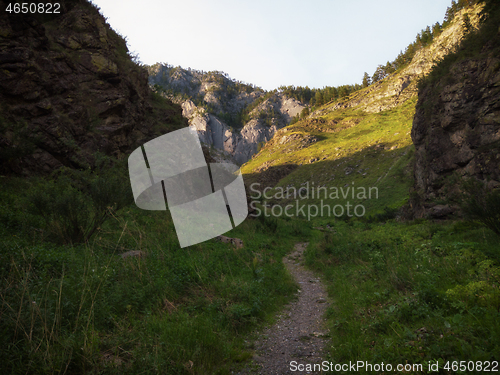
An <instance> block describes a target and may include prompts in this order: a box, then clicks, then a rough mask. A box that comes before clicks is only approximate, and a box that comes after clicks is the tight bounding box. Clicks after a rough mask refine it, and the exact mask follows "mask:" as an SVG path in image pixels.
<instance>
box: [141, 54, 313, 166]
mask: <svg viewBox="0 0 500 375" xmlns="http://www.w3.org/2000/svg"><path fill="white" fill-rule="evenodd" d="M148 70H149V73H150V78H149V81H150V84H152V85H159V86H161V87H162V88H163V90H164V92H165V93H166V95H167V96H169V97H171V98H172V99H173V100H174V101H176V102H178V103H179V104H181V106H182V109H183V112H182V114H183V116H184V117H186V118H187V119H188V120H189V124H190V126H192V127H194V128H195V129H196V130H197V131H198V134H199V136H200V140H201V142H203V143H205V144H206V145H208V146H212V147H213V148H215V149H216V150H218V151H216V152H217V153H219V155H220V152H221V151H222V152H223V153H225V155H226V161H232V162H234V163H236V164H240V165H241V164H243V163H246V162H247V161H248V160H250V159H251V157H252V156H253V155H254V154H255V153H256V152H257V150H258V148H259V145H261V144H263V143H265V142H267V141H268V140H269V139H271V138H272V137H273V135H274V134H275V133H276V131H277V130H278V129H281V128H283V127H284V126H286V125H287V124H289V123H290V121H292V119H293V118H294V117H296V116H298V115H299V114H300V113H301V112H302V110H303V109H304V108H305V105H304V104H303V103H301V102H300V101H298V100H296V99H293V98H289V97H287V96H285V95H283V94H282V93H279V92H274V93H272V94H267V95H265V93H264V91H263V90H261V89H259V88H256V87H254V86H251V85H247V84H244V83H241V82H238V81H235V80H231V79H229V77H228V76H227V75H226V74H224V73H222V72H201V71H197V70H192V69H182V68H180V67H177V68H174V67H172V66H169V65H162V64H156V65H153V66H150V67H148ZM264 95H265V99H263V97H264ZM186 97H187V98H188V99H186ZM259 99H260V101H261V103H259V104H258V105H255V103H256V101H257V100H259ZM250 105H252V106H253V107H254V108H253V109H252V110H251V111H249V113H248V118H249V119H248V121H246V122H245V123H239V122H238V121H239V120H238V119H240V118H241V114H242V113H243V111H244V110H245V109H247V108H248V106H250ZM247 111H248V110H247Z"/></svg>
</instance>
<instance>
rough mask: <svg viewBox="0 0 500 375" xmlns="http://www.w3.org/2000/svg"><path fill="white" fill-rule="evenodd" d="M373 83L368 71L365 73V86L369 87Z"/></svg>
mask: <svg viewBox="0 0 500 375" xmlns="http://www.w3.org/2000/svg"><path fill="white" fill-rule="evenodd" d="M371 83H372V80H371V78H370V76H369V75H368V73H367V72H365V74H364V75H363V87H368V86H370V84H371Z"/></svg>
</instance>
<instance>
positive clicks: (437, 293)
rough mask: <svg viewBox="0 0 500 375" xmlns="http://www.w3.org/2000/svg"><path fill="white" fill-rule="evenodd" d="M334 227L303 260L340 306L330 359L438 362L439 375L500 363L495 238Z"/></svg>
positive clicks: (414, 228) (332, 322)
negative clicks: (464, 365)
mask: <svg viewBox="0 0 500 375" xmlns="http://www.w3.org/2000/svg"><path fill="white" fill-rule="evenodd" d="M333 230H334V232H332V233H321V235H319V234H318V235H316V236H315V238H316V239H315V241H314V245H310V246H309V248H308V250H307V252H306V254H305V255H306V262H307V264H308V265H309V266H310V267H312V268H313V269H316V270H318V271H320V272H321V273H322V274H323V275H324V280H326V281H327V283H328V292H329V295H330V297H331V298H332V299H333V301H334V302H333V304H332V306H331V307H330V308H329V310H328V325H329V328H330V330H331V332H330V337H331V338H332V339H331V343H330V346H329V357H330V359H331V360H332V361H334V362H335V363H345V362H349V361H353V362H355V361H358V360H359V361H367V362H369V363H381V362H384V363H392V364H393V365H396V364H398V363H402V364H405V363H410V364H422V365H423V366H424V369H427V368H428V364H429V363H435V362H436V361H437V360H439V363H440V366H441V371H440V373H451V372H447V371H444V370H443V366H444V365H445V364H446V362H447V361H461V360H462V361H463V360H467V361H469V360H470V361H493V360H496V361H498V360H499V359H500V358H499V356H498V355H499V353H500V345H499V343H500V319H499V318H500V290H499V286H500V267H499V261H500V249H499V247H498V237H496V236H495V235H494V233H493V232H492V231H489V230H487V229H484V228H482V227H477V226H475V225H471V224H465V223H463V222H457V223H445V224H436V223H430V222H418V223H417V222H416V223H410V224H399V223H395V222H387V223H382V224H380V223H378V224H366V223H362V222H359V221H358V222H356V221H351V222H348V223H344V222H341V221H337V222H336V223H335V224H334V225H333ZM361 373H363V371H362V372H361ZM413 373H419V372H418V371H415V372H413ZM424 373H426V372H424ZM458 373H467V372H458ZM469 373H470V372H469Z"/></svg>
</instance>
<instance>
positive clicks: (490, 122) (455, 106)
mask: <svg viewBox="0 0 500 375" xmlns="http://www.w3.org/2000/svg"><path fill="white" fill-rule="evenodd" d="M496 27H497V28H498V25H497V26H496ZM488 40H489V41H488V43H487V44H486V45H484V47H483V48H482V50H481V51H480V52H479V53H476V56H474V57H469V58H462V59H457V61H455V62H454V63H453V64H452V65H451V67H450V68H449V70H448V71H447V72H446V74H444V75H443V76H441V77H437V78H435V79H434V80H431V81H429V82H427V84H425V86H424V88H423V90H422V91H421V92H420V93H419V99H418V104H417V111H416V114H415V117H414V122H413V128H412V133H411V136H412V140H413V142H414V144H415V149H416V152H415V170H414V175H415V185H414V189H415V193H416V199H415V202H414V205H415V210H416V214H417V216H423V215H431V216H439V215H438V214H439V213H443V212H444V213H445V214H449V213H450V211H449V210H448V208H447V207H446V206H444V207H443V206H442V205H439V204H438V203H439V201H440V200H444V199H445V198H446V197H447V196H448V195H449V194H450V189H454V188H455V189H457V188H458V183H459V182H460V180H461V179H462V178H464V177H474V178H475V179H477V180H481V181H484V182H487V183H488V186H489V187H490V188H494V187H498V186H500V168H499V167H500V152H499V148H500V58H499V56H500V30H499V32H498V33H497V34H496V36H494V37H493V38H491V37H489V38H488ZM471 44H472V43H469V47H467V45H466V47H464V48H470V47H471V46H470V45H471ZM470 54H472V52H471V53H469V55H470ZM431 78H432V77H431ZM436 212H437V214H436ZM441 216H443V215H441Z"/></svg>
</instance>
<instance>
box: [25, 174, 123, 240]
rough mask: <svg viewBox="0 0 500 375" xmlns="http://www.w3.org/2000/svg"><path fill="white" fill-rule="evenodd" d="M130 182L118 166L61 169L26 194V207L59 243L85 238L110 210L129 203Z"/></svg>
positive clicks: (99, 225) (95, 228)
mask: <svg viewBox="0 0 500 375" xmlns="http://www.w3.org/2000/svg"><path fill="white" fill-rule="evenodd" d="M129 186H130V184H129V183H128V179H127V178H126V175H125V173H123V171H121V170H120V168H118V167H114V168H109V167H108V168H105V167H99V168H98V169H97V170H96V171H91V170H90V169H89V170H86V171H77V170H69V169H63V170H62V171H60V172H59V175H58V176H57V177H56V178H54V179H51V180H43V182H41V183H39V184H38V186H36V187H35V188H34V189H32V191H31V193H30V194H29V197H28V201H29V203H30V210H31V211H32V213H34V214H36V215H40V216H42V217H43V219H44V223H45V225H44V230H45V231H46V232H47V233H48V234H49V236H50V237H51V239H53V240H55V241H56V242H59V243H66V244H67V243H79V242H86V241H88V240H89V238H90V237H91V236H92V235H93V234H94V233H95V232H96V230H97V229H98V228H100V227H101V225H102V224H103V223H104V221H105V220H106V219H107V218H108V217H110V216H111V215H112V214H113V212H114V211H116V210H118V209H120V208H122V207H124V206H125V205H127V204H128V203H131V201H132V200H131V197H132V196H131V192H130V187H129Z"/></svg>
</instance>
